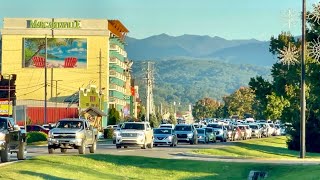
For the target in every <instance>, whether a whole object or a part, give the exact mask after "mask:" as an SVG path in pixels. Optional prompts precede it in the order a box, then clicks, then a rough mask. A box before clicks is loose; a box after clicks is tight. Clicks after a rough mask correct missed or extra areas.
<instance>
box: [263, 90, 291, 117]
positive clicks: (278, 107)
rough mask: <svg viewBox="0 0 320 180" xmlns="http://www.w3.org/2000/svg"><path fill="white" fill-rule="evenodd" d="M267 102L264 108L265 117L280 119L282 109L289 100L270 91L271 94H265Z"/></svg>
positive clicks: (288, 103) (288, 104)
mask: <svg viewBox="0 0 320 180" xmlns="http://www.w3.org/2000/svg"><path fill="white" fill-rule="evenodd" d="M266 99H267V100H268V102H269V103H268V104H267V107H266V110H265V114H266V117H267V119H280V117H281V116H282V111H283V109H284V108H285V107H289V106H290V102H289V101H288V100H287V99H285V98H283V96H280V97H279V96H277V95H276V93H274V92H272V93H271V95H267V98H266Z"/></svg>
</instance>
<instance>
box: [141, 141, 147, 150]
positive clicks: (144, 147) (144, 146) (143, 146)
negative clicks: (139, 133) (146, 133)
mask: <svg viewBox="0 0 320 180" xmlns="http://www.w3.org/2000/svg"><path fill="white" fill-rule="evenodd" d="M146 142H147V140H144V144H143V145H142V147H141V149H146V148H147V144H146Z"/></svg>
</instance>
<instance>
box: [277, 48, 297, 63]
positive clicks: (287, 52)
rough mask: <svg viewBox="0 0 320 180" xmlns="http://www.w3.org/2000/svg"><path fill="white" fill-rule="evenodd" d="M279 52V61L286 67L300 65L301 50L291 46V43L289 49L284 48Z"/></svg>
mask: <svg viewBox="0 0 320 180" xmlns="http://www.w3.org/2000/svg"><path fill="white" fill-rule="evenodd" d="M278 50H279V60H280V62H281V63H282V64H284V65H288V66H289V65H294V64H297V63H299V60H298V58H299V50H298V49H297V48H296V47H295V46H291V43H289V45H288V47H284V48H283V49H282V50H281V49H278Z"/></svg>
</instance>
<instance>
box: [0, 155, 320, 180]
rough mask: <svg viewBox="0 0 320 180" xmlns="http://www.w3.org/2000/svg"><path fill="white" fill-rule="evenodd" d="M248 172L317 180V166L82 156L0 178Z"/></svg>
mask: <svg viewBox="0 0 320 180" xmlns="http://www.w3.org/2000/svg"><path fill="white" fill-rule="evenodd" d="M250 170H261V171H266V172H267V173H268V179H279V178H280V177H281V179H289V180H292V179H297V177H299V179H318V178H319V177H320V166H319V165H307V166H306V165H272V164H253V163H224V162H205V161H193V160H168V159H156V158H147V157H132V156H114V155H99V154H93V155H84V156H59V155H52V156H40V157H36V158H34V159H32V160H26V161H22V162H18V163H14V164H9V165H6V166H1V167H0V172H1V173H0V179H27V180H28V179H32V180H36V179H57V180H61V179H86V180H87V179H121V180H122V179H152V180H157V179H159V180H164V179H181V180H188V179H190V180H191V179H216V180H219V179H247V177H248V174H249V172H250Z"/></svg>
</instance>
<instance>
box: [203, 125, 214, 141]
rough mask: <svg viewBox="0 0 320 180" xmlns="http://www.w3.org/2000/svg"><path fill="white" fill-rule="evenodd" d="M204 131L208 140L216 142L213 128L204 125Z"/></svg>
mask: <svg viewBox="0 0 320 180" xmlns="http://www.w3.org/2000/svg"><path fill="white" fill-rule="evenodd" d="M204 129H206V133H207V134H208V137H209V141H211V142H217V138H216V133H215V132H214V129H213V128H211V127H205V128H204Z"/></svg>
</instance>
